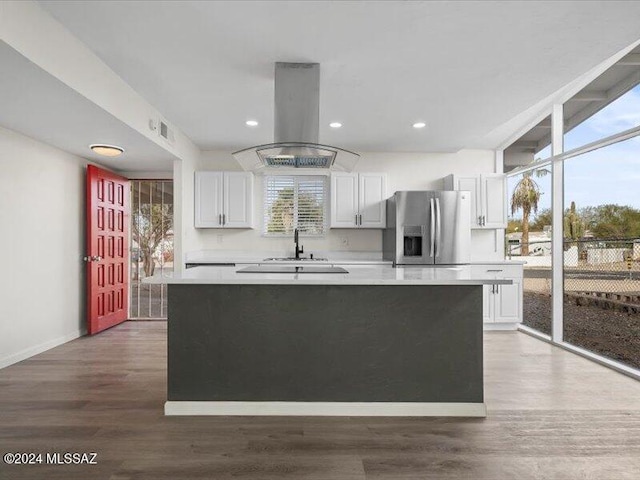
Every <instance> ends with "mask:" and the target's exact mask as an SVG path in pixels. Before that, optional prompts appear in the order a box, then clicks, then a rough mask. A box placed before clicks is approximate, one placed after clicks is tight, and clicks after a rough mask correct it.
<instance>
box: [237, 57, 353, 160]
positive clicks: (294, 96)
mask: <svg viewBox="0 0 640 480" xmlns="http://www.w3.org/2000/svg"><path fill="white" fill-rule="evenodd" d="M274 124H275V128H274V142H275V143H269V144H266V145H258V146H256V147H251V148H246V149H244V150H239V151H237V152H234V153H233V156H234V158H235V159H236V160H237V161H238V163H240V165H241V166H242V168H244V169H245V170H249V171H252V170H260V169H263V168H268V169H272V168H324V169H331V170H341V171H347V172H350V171H351V170H352V169H353V167H354V166H355V164H356V163H357V162H358V160H359V159H360V155H358V154H357V153H354V152H350V151H349V150H344V149H342V148H338V147H332V146H329V145H321V144H319V143H318V131H319V126H320V64H318V63H284V62H277V63H276V68H275V108H274Z"/></svg>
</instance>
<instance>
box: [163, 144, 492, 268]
mask: <svg viewBox="0 0 640 480" xmlns="http://www.w3.org/2000/svg"><path fill="white" fill-rule="evenodd" d="M360 154H361V158H360V161H359V162H358V164H357V165H356V168H355V169H354V171H361V172H385V173H387V178H388V185H387V193H388V194H389V196H391V195H392V194H393V192H395V191H396V190H442V189H443V187H444V185H443V178H444V177H445V176H447V175H449V174H451V173H458V174H460V173H490V172H494V171H495V170H494V169H495V153H494V151H492V150H462V151H460V152H457V153H362V152H360ZM176 168H178V169H179V174H180V175H182V187H183V197H182V201H183V202H184V203H185V205H184V206H183V209H182V211H183V212H184V214H185V217H184V219H183V231H184V232H185V234H184V244H183V253H185V254H186V253H188V252H194V251H201V250H254V251H255V250H270V251H276V250H277V251H281V250H288V249H291V248H292V239H289V238H268V237H263V236H262V231H261V228H262V217H261V215H262V197H263V183H262V177H261V176H260V175H256V179H255V180H256V181H255V192H254V193H255V195H254V201H255V208H254V215H255V219H256V222H255V225H256V228H255V229H253V230H234V229H228V230H227V229H194V228H193V183H194V182H193V173H194V171H195V170H241V168H240V166H239V165H238V163H237V162H236V161H235V160H234V159H233V157H232V156H231V155H230V154H229V153H228V152H220V151H208V152H203V154H202V156H201V157H200V160H199V162H196V163H195V164H191V165H188V164H186V163H184V162H181V164H180V165H178V162H176ZM174 176H175V173H174ZM176 178H177V177H176ZM187 204H190V207H188V206H187ZM472 237H473V238H472V241H473V244H474V247H475V248H474V253H473V256H472V259H473V260H492V259H497V258H502V255H503V252H502V250H501V248H500V247H499V245H497V244H496V234H495V232H493V231H474V232H473V234H472ZM303 244H304V247H305V250H306V251H314V250H315V251H318V250H320V251H368V252H380V251H381V250H382V231H381V230H368V229H367V230H365V229H362V230H361V229H330V230H329V231H328V233H327V235H326V237H324V238H321V239H313V238H305V239H304V241H303ZM178 258H179V257H178Z"/></svg>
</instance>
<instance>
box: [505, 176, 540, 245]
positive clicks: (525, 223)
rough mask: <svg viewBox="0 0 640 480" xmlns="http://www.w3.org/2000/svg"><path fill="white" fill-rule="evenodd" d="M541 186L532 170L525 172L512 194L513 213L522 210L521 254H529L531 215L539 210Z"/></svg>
mask: <svg viewBox="0 0 640 480" xmlns="http://www.w3.org/2000/svg"><path fill="white" fill-rule="evenodd" d="M540 195H541V194H540V187H538V184H537V183H536V181H535V180H534V179H533V177H532V176H531V172H525V173H524V174H523V175H522V179H521V180H520V181H519V182H518V183H517V185H516V188H515V189H514V190H513V194H512V195H511V215H513V214H515V213H516V212H517V211H518V210H522V242H521V247H520V255H529V217H530V215H531V212H532V211H533V213H537V212H538V202H539V201H540Z"/></svg>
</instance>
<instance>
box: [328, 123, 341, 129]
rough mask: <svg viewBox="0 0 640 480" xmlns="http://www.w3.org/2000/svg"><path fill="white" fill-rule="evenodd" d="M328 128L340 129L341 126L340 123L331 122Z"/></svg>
mask: <svg viewBox="0 0 640 480" xmlns="http://www.w3.org/2000/svg"><path fill="white" fill-rule="evenodd" d="M329 126H330V127H331V128H340V127H341V126H342V124H341V123H340V122H331V123H330V124H329Z"/></svg>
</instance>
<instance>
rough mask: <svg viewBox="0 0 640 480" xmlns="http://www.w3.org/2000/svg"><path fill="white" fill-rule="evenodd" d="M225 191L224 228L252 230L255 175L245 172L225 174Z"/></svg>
mask: <svg viewBox="0 0 640 480" xmlns="http://www.w3.org/2000/svg"><path fill="white" fill-rule="evenodd" d="M223 191H224V202H223V203H224V217H223V224H224V227H226V228H251V227H252V223H253V221H252V220H253V219H252V211H253V205H252V199H253V175H252V174H251V173H245V172H225V173H224V189H223Z"/></svg>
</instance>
